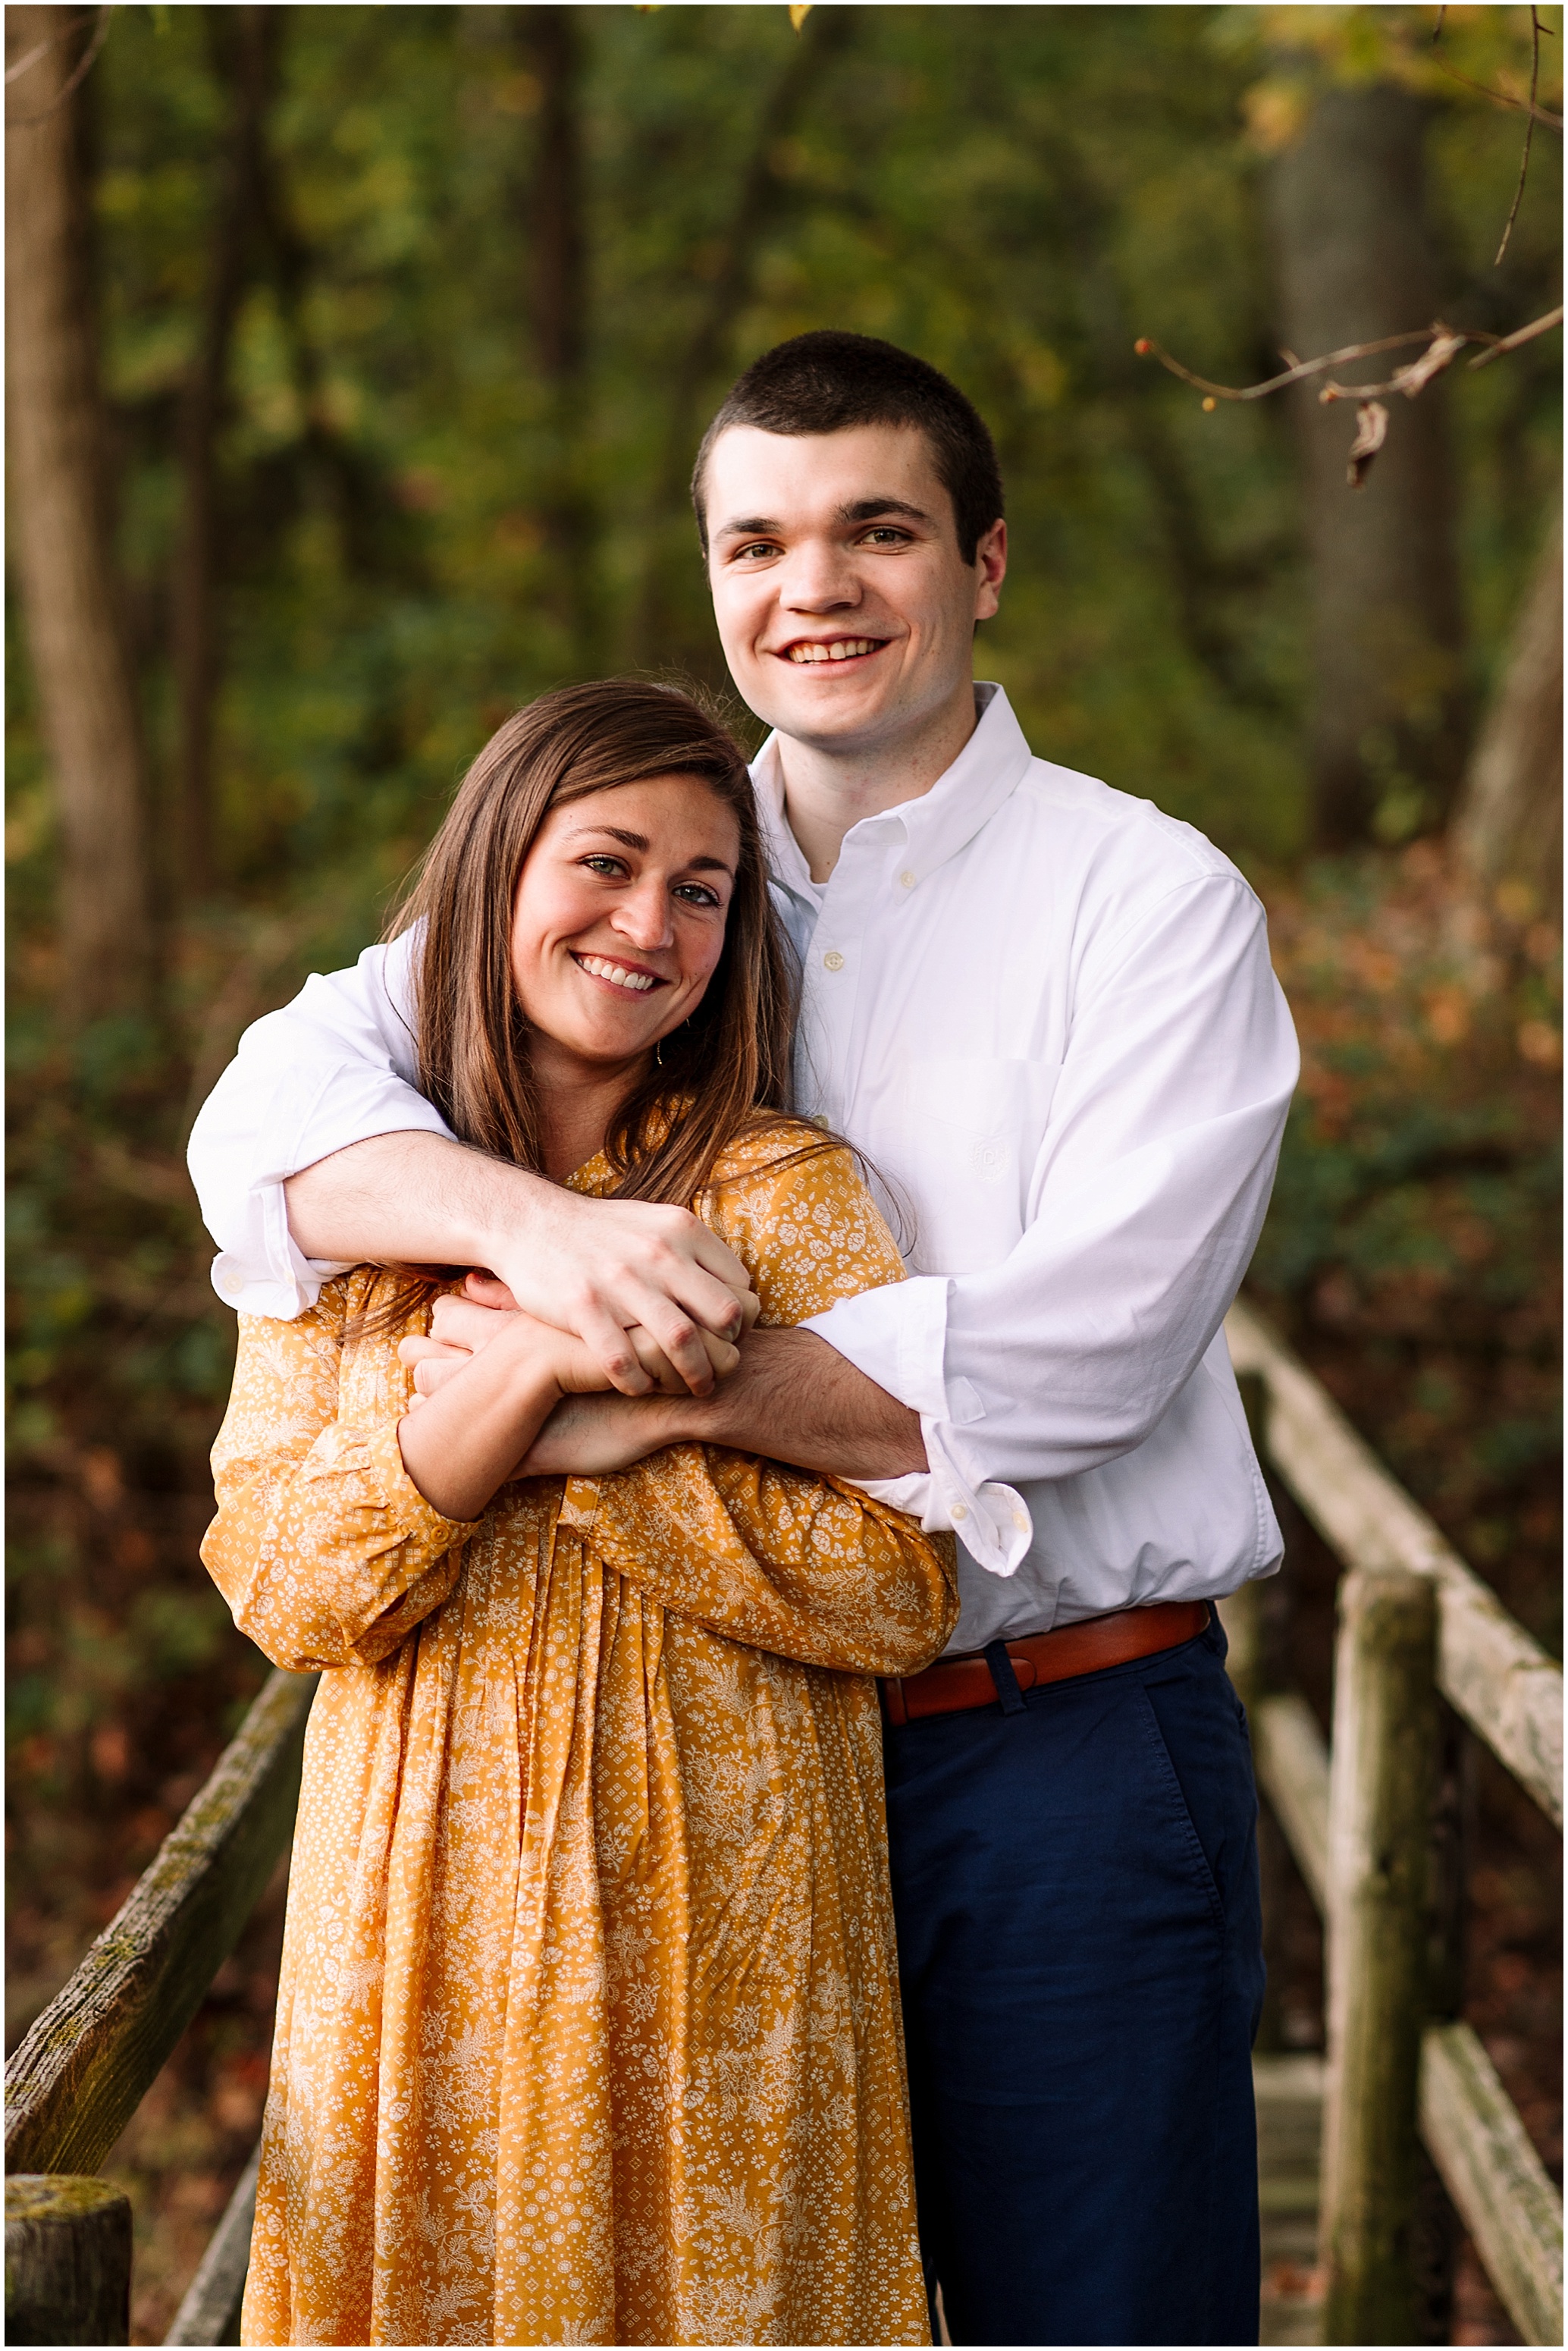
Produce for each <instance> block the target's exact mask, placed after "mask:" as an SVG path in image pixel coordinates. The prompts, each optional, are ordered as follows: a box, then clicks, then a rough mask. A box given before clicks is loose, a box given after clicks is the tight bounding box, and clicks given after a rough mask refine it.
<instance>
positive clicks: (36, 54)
mask: <svg viewBox="0 0 1568 2351" xmlns="http://www.w3.org/2000/svg"><path fill="white" fill-rule="evenodd" d="M96 14H97V11H96V10H95V9H92V8H89V10H88V12H87V14H86V16H73V17H72V18H71V21H70V23H69V24H68V25H65V26H62V27H61V29H60V30H59V31H58V32H57V33H51V34H50V35H49V37H48V38H47V40H46V41H35V42H34V44H33V46H32V47H31V48H30V49H29V50H28V51H27V52H26V55H25V56H24V57H18V58H17V60H16V64H15V65H14V66H7V67H6V68H5V87H6V89H10V87H11V84H12V83H13V82H14V81H20V80H21V78H22V76H23V75H24V74H25V73H30V72H31V71H32V69H33V68H34V67H35V66H36V65H37V62H38V59H39V58H40V57H47V56H48V54H49V51H50V50H51V49H52V48H54V47H56V45H57V43H58V42H60V41H68V40H69V38H70V37H71V35H72V34H73V33H78V32H79V31H80V30H81V28H82V26H84V25H89V24H90V23H91V22H92V19H93V17H94V16H95V15H96Z"/></svg>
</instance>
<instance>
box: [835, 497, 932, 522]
mask: <svg viewBox="0 0 1568 2351" xmlns="http://www.w3.org/2000/svg"><path fill="white" fill-rule="evenodd" d="M888 514H898V515H907V516H908V517H909V519H910V521H911V522H929V521H930V520H931V517H930V516H929V515H928V514H927V513H926V511H925V507H914V506H911V505H910V503H909V500H908V499H907V498H852V500H851V501H850V503H849V504H848V505H847V506H841V507H840V508H839V511H838V519H839V521H840V522H874V521H875V519H876V517H877V516H878V515H888Z"/></svg>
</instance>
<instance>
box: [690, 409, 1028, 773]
mask: <svg viewBox="0 0 1568 2351" xmlns="http://www.w3.org/2000/svg"><path fill="white" fill-rule="evenodd" d="M703 488H704V491H705V494H706V496H705V505H706V515H707V526H708V538H709V552H708V577H709V580H710V582H711V585H712V588H713V601H714V613H715V617H716V620H717V622H718V632H719V636H720V638H721V640H722V641H723V644H724V650H725V656H726V659H727V661H728V664H729V669H730V674H731V676H732V677H733V678H734V680H735V683H736V684H737V687H738V688H739V690H740V692H741V693H742V694H743V695H744V696H745V697H746V700H747V703H748V705H750V707H751V708H752V709H753V710H754V711H755V712H756V713H757V715H758V717H759V718H763V719H765V720H766V721H767V722H768V725H769V726H776V727H777V728H778V729H779V732H780V733H781V734H784V735H787V736H790V737H794V738H795V740H796V741H798V742H800V743H805V744H810V746H812V747H814V748H816V749H818V750H820V751H822V752H825V753H827V754H828V755H829V756H830V757H831V756H833V755H835V754H836V755H838V756H841V757H849V758H855V757H857V756H864V755H867V754H874V753H876V752H877V751H879V750H885V749H887V748H889V747H893V746H894V745H895V744H896V743H897V742H898V740H899V738H900V737H903V736H904V735H914V734H918V733H919V732H920V731H921V730H922V729H923V728H924V727H925V726H928V725H929V724H930V723H931V722H932V720H933V719H935V718H936V717H937V716H939V714H940V713H941V712H943V711H944V710H945V709H946V708H947V707H948V706H949V705H951V704H952V703H953V702H954V700H955V698H956V697H959V696H962V695H965V694H967V692H968V690H969V685H970V679H971V664H972V658H973V654H972V643H973V637H974V629H975V622H977V621H983V620H988V619H989V618H990V616H991V614H992V613H993V612H994V611H996V610H997V604H998V588H999V586H1000V584H1001V578H1002V573H1003V571H1004V570H1005V569H1006V563H1007V527H1006V525H1005V524H1004V523H999V522H998V524H997V525H996V526H995V527H994V528H992V529H991V530H990V531H988V533H987V534H986V536H985V537H984V538H982V539H981V541H980V544H979V549H978V550H977V558H976V560H975V561H974V562H973V563H966V562H965V561H964V560H963V558H962V556H961V555H960V553H959V549H958V541H957V534H956V528H955V524H954V518H953V501H952V499H951V497H950V496H949V495H948V493H947V491H946V489H945V488H944V486H943V485H942V483H941V481H940V480H939V478H938V476H937V473H936V463H935V460H934V457H933V455H932V450H931V444H930V443H929V441H928V440H927V438H926V436H925V434H924V433H922V432H921V431H920V430H919V429H918V428H917V427H915V426H906V425H892V424H862V425H853V426H851V427H849V428H848V429H846V430H845V431H844V432H841V433H824V434H779V433H764V432H761V431H759V430H758V428H757V427H756V426H754V425H748V424H737V425H732V426H731V427H730V429H729V430H728V431H727V433H723V434H720V435H719V438H718V439H717V441H716V443H715V444H714V445H713V448H712V450H711V451H710V452H709V455H708V462H707V467H706V475H705V477H704V482H703Z"/></svg>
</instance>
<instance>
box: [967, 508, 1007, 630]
mask: <svg viewBox="0 0 1568 2351" xmlns="http://www.w3.org/2000/svg"><path fill="white" fill-rule="evenodd" d="M1007 571H1008V527H1007V524H1006V523H1005V522H1004V521H1003V520H1002V518H1001V517H999V516H998V518H997V520H996V521H995V522H994V523H993V524H992V525H991V527H990V528H989V530H988V531H982V532H981V534H980V538H979V542H978V544H977V547H976V549H975V619H976V621H977V622H980V621H989V620H991V619H993V618H994V617H995V615H996V613H997V612H998V611H999V610H1000V608H1001V601H1002V581H1003V580H1005V579H1006V578H1007Z"/></svg>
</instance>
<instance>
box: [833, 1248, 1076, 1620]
mask: <svg viewBox="0 0 1568 2351" xmlns="http://www.w3.org/2000/svg"><path fill="white" fill-rule="evenodd" d="M950 1288H951V1284H950V1283H949V1281H948V1280H947V1279H946V1276H945V1275H942V1274H927V1275H923V1276H921V1277H920V1278H918V1279H917V1280H913V1281H898V1282H890V1283H888V1284H887V1286H886V1287H885V1288H884V1289H882V1290H863V1291H862V1293H861V1295H860V1296H859V1297H858V1298H846V1299H842V1300H841V1301H840V1302H839V1304H838V1305H837V1306H834V1307H832V1308H831V1309H830V1311H828V1312H827V1313H826V1314H817V1315H813V1316H812V1318H811V1320H810V1322H806V1323H803V1324H802V1326H801V1327H802V1329H804V1330H807V1331H814V1332H816V1334H817V1336H818V1338H819V1339H825V1340H826V1341H827V1343H828V1344H829V1346H830V1347H831V1348H833V1349H834V1351H835V1352H836V1353H839V1354H841V1355H842V1356H843V1357H844V1359H845V1361H846V1362H847V1363H851V1364H853V1365H854V1367H855V1369H856V1370H857V1371H859V1372H863V1373H864V1374H865V1375H866V1377H867V1379H870V1380H874V1381H875V1382H876V1384H877V1386H878V1387H880V1388H885V1389H886V1391H887V1393H888V1395H894V1396H896V1397H897V1398H898V1401H899V1402H900V1404H902V1405H907V1407H908V1408H909V1410H910V1411H911V1412H917V1413H918V1414H919V1415H920V1433H921V1435H922V1437H924V1438H925V1458H926V1462H927V1464H928V1465H929V1466H928V1467H927V1468H925V1470H923V1471H916V1472H915V1473H914V1474H913V1475H912V1476H910V1477H907V1478H877V1479H867V1478H848V1479H845V1480H844V1483H845V1484H846V1485H850V1486H858V1487H860V1489H861V1490H862V1493H866V1494H869V1495H870V1496H871V1498H872V1499H873V1502H885V1503H886V1504H887V1505H888V1507H889V1509H891V1510H904V1511H907V1513H908V1514H909V1516H910V1517H911V1518H912V1519H913V1518H917V1519H918V1520H920V1524H921V1527H922V1529H923V1531H925V1533H926V1534H946V1533H953V1534H956V1536H957V1537H958V1540H959V1541H960V1542H961V1543H962V1544H963V1546H964V1549H965V1550H966V1551H967V1552H968V1553H969V1555H970V1557H971V1558H972V1559H973V1560H975V1561H976V1562H977V1564H978V1565H979V1566H981V1567H983V1568H985V1569H987V1570H988V1572H989V1573H991V1574H992V1575H1011V1574H1012V1573H1014V1571H1015V1570H1016V1569H1017V1567H1018V1565H1019V1562H1020V1561H1021V1560H1022V1559H1023V1558H1024V1556H1025V1554H1026V1553H1027V1552H1028V1550H1029V1548H1030V1544H1031V1543H1032V1541H1034V1521H1033V1520H1032V1519H1031V1518H1030V1513H1029V1506H1028V1504H1027V1503H1026V1502H1025V1500H1024V1499H1023V1497H1022V1495H1021V1494H1018V1493H1015V1492H1014V1490H1013V1489H1012V1488H1011V1487H1010V1486H1003V1485H1000V1484H998V1483H997V1482H996V1481H995V1480H994V1479H984V1478H981V1477H980V1476H979V1474H978V1473H977V1470H975V1469H974V1468H971V1467H970V1466H969V1465H967V1463H966V1462H965V1461H964V1459H963V1455H962V1439H961V1437H960V1436H959V1433H958V1428H957V1427H956V1425H955V1414H954V1406H955V1405H956V1406H957V1407H958V1413H957V1417H958V1418H959V1419H961V1420H963V1421H972V1420H975V1419H977V1418H978V1417H979V1416H980V1412H981V1405H980V1400H979V1398H978V1396H977V1394H976V1392H975V1390H974V1388H973V1386H972V1385H971V1384H970V1383H969V1382H968V1381H967V1380H959V1381H957V1382H956V1389H957V1391H958V1392H957V1394H956V1395H954V1396H953V1397H951V1398H949V1395H948V1392H947V1383H946V1379H945V1378H944V1376H943V1368H942V1359H943V1354H944V1351H945V1349H946V1337H947V1298H948V1292H949V1290H950Z"/></svg>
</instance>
